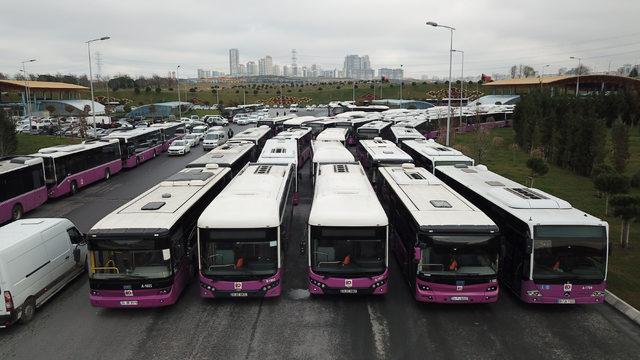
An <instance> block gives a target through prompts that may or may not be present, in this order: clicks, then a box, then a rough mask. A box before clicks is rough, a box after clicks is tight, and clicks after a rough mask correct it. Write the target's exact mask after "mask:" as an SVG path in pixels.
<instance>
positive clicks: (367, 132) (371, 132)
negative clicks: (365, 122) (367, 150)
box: [358, 129, 380, 140]
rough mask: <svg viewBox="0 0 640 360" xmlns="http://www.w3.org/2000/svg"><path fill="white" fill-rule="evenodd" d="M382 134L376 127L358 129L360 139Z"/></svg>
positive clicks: (372, 137)
mask: <svg viewBox="0 0 640 360" xmlns="http://www.w3.org/2000/svg"><path fill="white" fill-rule="evenodd" d="M378 136H380V132H379V131H378V130H376V129H358V139H363V140H366V139H369V140H371V139H374V138H376V137H378Z"/></svg>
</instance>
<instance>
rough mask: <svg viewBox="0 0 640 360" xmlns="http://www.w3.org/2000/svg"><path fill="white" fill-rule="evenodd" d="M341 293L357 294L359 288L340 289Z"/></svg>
mask: <svg viewBox="0 0 640 360" xmlns="http://www.w3.org/2000/svg"><path fill="white" fill-rule="evenodd" d="M340 293H341V294H357V293H358V289H340Z"/></svg>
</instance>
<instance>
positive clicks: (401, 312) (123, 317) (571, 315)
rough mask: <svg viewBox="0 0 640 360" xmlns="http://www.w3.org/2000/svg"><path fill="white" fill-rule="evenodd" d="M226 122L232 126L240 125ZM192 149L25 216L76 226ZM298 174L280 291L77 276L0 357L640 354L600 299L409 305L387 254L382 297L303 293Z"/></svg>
mask: <svg viewBox="0 0 640 360" xmlns="http://www.w3.org/2000/svg"><path fill="white" fill-rule="evenodd" d="M275 111H279V112H281V111H282V109H278V110H275ZM275 111H274V110H271V112H275ZM287 112H288V111H287ZM317 113H318V110H316V111H313V112H311V111H309V112H307V111H301V112H300V113H298V114H299V115H300V116H302V115H311V114H317ZM318 115H321V114H319V113H318ZM231 126H232V128H233V129H234V131H235V132H236V133H237V132H238V131H241V128H246V127H248V126H243V127H238V126H236V125H231ZM202 153H203V150H202V148H201V147H197V148H195V149H193V151H192V152H191V153H189V154H187V155H185V156H183V157H175V158H174V157H172V158H169V157H168V156H167V155H166V154H162V155H161V156H159V157H157V158H156V159H154V160H152V161H149V162H147V163H144V164H142V165H141V166H140V168H137V169H132V170H129V171H125V172H122V173H120V174H118V175H117V176H114V177H113V178H112V179H110V180H108V181H106V182H100V183H97V184H95V185H93V186H90V187H88V188H86V189H83V190H82V191H80V193H79V194H77V195H76V196H74V197H67V198H62V199H60V200H56V201H51V202H49V203H47V204H45V205H43V206H42V207H40V208H39V209H37V210H35V211H33V212H32V213H30V214H29V216H28V217H67V218H69V219H71V220H72V221H73V222H75V224H76V225H77V226H78V227H79V229H80V230H81V231H83V232H86V231H88V230H89V229H90V228H91V227H92V226H93V224H95V223H96V222H97V221H98V220H99V219H101V218H102V217H103V216H105V215H106V214H108V213H109V212H111V211H113V210H114V209H116V208H117V207H118V206H120V205H122V204H124V203H125V202H127V201H129V200H130V199H132V198H133V197H135V196H137V195H138V194H140V193H141V192H143V191H144V190H146V189H148V188H149V187H151V186H153V185H155V184H156V183H158V182H159V181H161V180H162V179H164V178H166V177H168V176H169V175H171V174H173V173H175V172H177V171H178V170H180V169H181V168H183V167H184V166H185V165H186V164H187V163H188V162H190V161H192V160H194V159H195V158H197V157H199V156H201V155H202ZM307 166H308V165H307ZM308 173H309V172H308V169H303V170H302V171H301V174H302V176H301V187H300V188H301V203H300V205H299V206H297V207H296V208H295V211H294V222H293V229H292V232H293V234H294V237H295V238H296V240H294V243H292V244H289V245H290V246H289V248H288V253H287V257H286V259H285V260H284V261H285V262H284V269H285V275H284V283H283V286H284V288H283V294H282V296H281V297H280V298H276V299H242V300H237V299H225V300H212V301H208V300H203V299H201V298H200V297H199V295H198V288H197V286H195V285H194V284H192V285H191V286H190V287H189V288H188V289H187V290H186V291H185V293H184V294H183V295H182V297H181V299H180V300H179V301H178V303H177V304H175V305H174V306H172V307H169V308H160V309H127V310H122V309H117V310H113V309H111V310H110V309H99V308H93V307H91V305H89V301H88V292H89V288H88V280H87V278H86V277H85V276H83V277H81V278H79V279H77V280H75V281H74V282H73V283H72V284H70V286H68V287H67V288H66V289H64V290H63V291H61V292H60V293H59V294H58V295H56V296H55V297H54V298H53V299H51V300H50V301H49V302H48V303H46V304H45V305H44V306H43V307H42V308H40V309H39V310H38V311H37V313H36V317H35V319H34V320H33V322H31V323H30V324H28V325H20V324H16V325H15V326H13V327H11V328H8V329H2V330H0V358H2V359H33V358H42V357H46V358H48V359H71V358H90V359H141V358H154V359H183V358H189V359H210V358H224V359H246V358H261V359H283V358H291V359H329V358H331V359H337V358H340V359H497V358H505V359H540V358H544V359H602V358H605V359H628V358H636V357H637V356H638V354H639V353H640V329H639V328H638V327H637V325H636V324H634V323H632V322H631V321H629V320H628V319H627V318H625V317H624V316H622V315H621V314H620V313H618V312H617V311H616V310H614V309H613V308H611V307H609V306H608V305H592V306H587V305H580V306H561V305H557V306H546V305H545V306H540V305H531V304H525V303H522V302H520V301H519V300H518V299H517V298H516V297H515V296H513V295H511V294H510V293H508V292H506V291H504V292H502V293H501V295H500V300H499V301H498V303H495V304H485V305H458V306H455V305H453V306H452V305H436V304H422V303H416V302H415V301H414V300H413V297H412V294H411V292H410V291H409V287H408V286H407V285H406V283H405V282H404V281H403V278H402V277H401V274H399V272H398V268H397V264H396V263H395V261H394V260H393V259H391V260H390V265H391V277H390V290H389V294H388V295H386V296H384V297H348V296H343V297H323V298H311V297H309V294H308V292H307V291H306V280H307V277H306V261H307V258H306V256H304V255H300V254H299V253H298V246H297V245H298V239H299V237H300V236H302V235H303V234H304V226H305V221H306V218H307V216H308V213H309V210H310V205H311V200H312V199H311V184H310V179H309V177H308Z"/></svg>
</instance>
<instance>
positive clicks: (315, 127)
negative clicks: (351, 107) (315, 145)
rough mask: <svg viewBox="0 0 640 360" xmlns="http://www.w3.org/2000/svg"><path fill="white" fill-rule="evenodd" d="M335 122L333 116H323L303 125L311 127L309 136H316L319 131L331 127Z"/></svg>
mask: <svg viewBox="0 0 640 360" xmlns="http://www.w3.org/2000/svg"><path fill="white" fill-rule="evenodd" d="M337 122H338V120H337V119H335V118H324V119H317V120H315V121H311V122H308V123H306V124H305V125H304V126H305V127H308V128H311V136H313V137H314V138H316V137H317V136H318V135H319V134H320V133H321V132H323V131H325V130H326V129H330V128H333V127H334V126H335V125H336V123H337Z"/></svg>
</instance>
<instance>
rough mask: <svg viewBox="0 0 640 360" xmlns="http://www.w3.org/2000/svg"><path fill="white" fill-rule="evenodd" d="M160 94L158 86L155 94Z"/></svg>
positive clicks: (160, 90)
mask: <svg viewBox="0 0 640 360" xmlns="http://www.w3.org/2000/svg"><path fill="white" fill-rule="evenodd" d="M161 92H162V89H160V86H158V87H157V88H156V94H160V93H161Z"/></svg>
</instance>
